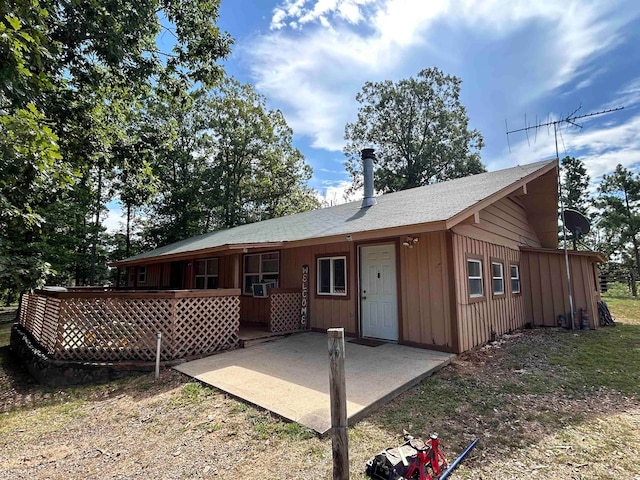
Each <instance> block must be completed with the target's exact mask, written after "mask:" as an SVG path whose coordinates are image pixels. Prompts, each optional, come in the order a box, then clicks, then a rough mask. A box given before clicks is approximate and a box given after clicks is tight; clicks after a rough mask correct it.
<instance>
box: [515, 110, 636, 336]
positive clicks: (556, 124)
mask: <svg viewBox="0 0 640 480" xmlns="http://www.w3.org/2000/svg"><path fill="white" fill-rule="evenodd" d="M581 108H582V105H580V106H579V107H578V108H576V109H575V110H574V111H573V112H571V113H570V114H569V115H567V116H566V117H563V118H559V119H557V120H548V121H546V122H538V119H537V117H536V123H535V124H534V125H527V117H526V115H525V117H524V125H525V126H524V127H523V128H518V129H515V130H509V126H508V125H507V121H506V119H505V121H504V123H505V127H506V129H507V144H508V145H509V152H510V153H511V145H510V144H509V135H511V134H513V133H518V132H524V133H525V134H526V136H527V143H528V144H529V145H531V144H530V143H529V131H530V130H534V131H535V133H536V140H537V137H538V130H539V129H541V128H543V127H547V129H549V127H553V136H554V139H555V144H556V161H557V162H560V154H559V153H558V130H560V127H561V126H562V125H563V124H567V125H571V126H574V127H577V128H580V129H581V128H583V126H582V125H580V124H579V123H577V121H578V120H581V119H583V118H588V117H596V116H598V115H605V114H607V113H612V112H617V111H619V110H623V109H624V107H616V108H610V109H607V110H600V111H598V112H591V113H586V114H584V115H576V113H578V111H579V110H580V109H581ZM565 153H566V151H565ZM558 167H559V165H558ZM558 192H559V195H558V196H559V198H560V215H561V217H562V236H563V237H564V240H563V247H564V263H565V267H566V269H567V290H568V292H569V308H570V309H571V311H570V313H569V317H570V322H571V329H572V330H573V329H574V328H575V325H574V324H575V322H574V318H573V317H574V307H573V290H572V289H571V271H570V269H569V252H568V250H567V228H568V226H567V220H568V219H567V217H566V213H565V208H564V201H563V199H562V182H561V181H560V175H558ZM569 216H571V215H569ZM583 233H586V232H583ZM574 238H575V237H574ZM574 250H575V243H574Z"/></svg>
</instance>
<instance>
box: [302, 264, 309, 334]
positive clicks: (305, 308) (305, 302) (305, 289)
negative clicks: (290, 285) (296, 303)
mask: <svg viewBox="0 0 640 480" xmlns="http://www.w3.org/2000/svg"><path fill="white" fill-rule="evenodd" d="M308 319H309V265H303V266H302V305H301V309H300V328H301V329H302V330H306V328H307V323H308Z"/></svg>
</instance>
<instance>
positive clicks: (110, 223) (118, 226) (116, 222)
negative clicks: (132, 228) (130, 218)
mask: <svg viewBox="0 0 640 480" xmlns="http://www.w3.org/2000/svg"><path fill="white" fill-rule="evenodd" d="M126 222H127V217H126V215H125V214H124V213H123V212H122V210H121V209H120V207H119V206H117V205H116V204H109V209H108V210H107V216H106V217H105V218H104V220H103V221H102V225H103V226H104V227H105V228H106V229H107V233H116V232H118V231H120V230H122V229H123V228H124V226H125V224H126Z"/></svg>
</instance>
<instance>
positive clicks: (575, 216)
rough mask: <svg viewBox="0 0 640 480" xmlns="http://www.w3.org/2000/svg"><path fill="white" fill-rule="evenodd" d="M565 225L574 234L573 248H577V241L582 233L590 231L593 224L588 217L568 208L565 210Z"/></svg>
mask: <svg viewBox="0 0 640 480" xmlns="http://www.w3.org/2000/svg"><path fill="white" fill-rule="evenodd" d="M564 225H565V227H567V230H569V231H570V232H571V233H572V234H573V249H574V250H576V242H577V241H578V239H580V237H581V236H582V235H586V234H587V233H589V230H590V229H591V225H590V223H589V220H587V217H585V216H584V215H583V214H581V213H580V212H578V211H577V210H572V209H570V208H567V209H566V210H565V211H564Z"/></svg>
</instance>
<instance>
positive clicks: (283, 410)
mask: <svg viewBox="0 0 640 480" xmlns="http://www.w3.org/2000/svg"><path fill="white" fill-rule="evenodd" d="M346 340H347V341H346V351H345V370H346V372H345V373H346V383H347V413H348V417H349V424H350V425H351V424H353V423H355V422H356V421H358V420H359V419H361V418H362V417H364V416H366V415H367V414H369V413H371V412H372V411H373V410H375V409H377V408H379V407H380V406H382V405H384V404H385V403H387V402H389V401H390V400H391V399H393V398H394V397H396V396H397V395H399V394H400V393H402V392H403V391H405V390H407V389H409V388H411V387H412V386H414V385H416V384H417V383H418V382H420V381H421V380H422V379H424V378H425V377H428V376H429V375H431V374H432V373H434V372H435V371H437V370H439V369H440V368H442V367H443V366H445V365H447V364H448V363H449V362H450V361H451V359H452V358H453V357H454V356H455V355H453V354H448V353H442V352H435V351H433V350H424V349H420V348H411V347H405V346H401V345H396V344H392V343H385V344H383V345H380V346H377V347H369V346H364V345H357V344H354V343H349V342H348V340H349V339H348V338H347V339H346ZM176 370H178V371H180V372H182V373H185V374H187V375H189V376H191V377H194V378H197V379H198V380H200V381H202V382H204V383H207V384H209V385H212V386H213V387H216V388H218V389H220V390H223V391H225V392H228V393H229V394H231V395H233V396H235V397H238V398H241V399H243V400H245V401H247V402H249V403H252V404H254V405H257V406H259V407H262V408H265V409H267V410H270V411H272V412H274V413H276V414H277V415H280V416H282V417H284V418H287V419H289V420H293V421H296V422H298V423H301V424H303V425H305V426H307V427H309V428H312V429H313V430H315V431H316V432H318V433H321V434H324V433H326V432H327V431H328V430H329V429H330V428H331V421H330V410H329V358H328V346H327V336H326V335H324V334H321V333H302V334H296V335H291V336H289V337H286V338H281V339H278V340H274V341H272V342H267V343H262V344H260V345H257V346H254V347H251V348H247V349H240V350H234V351H231V352H227V353H223V354H219V355H214V356H211V357H206V358H202V359H200V360H195V361H192V362H187V363H184V364H182V365H179V366H177V367H176Z"/></svg>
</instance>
